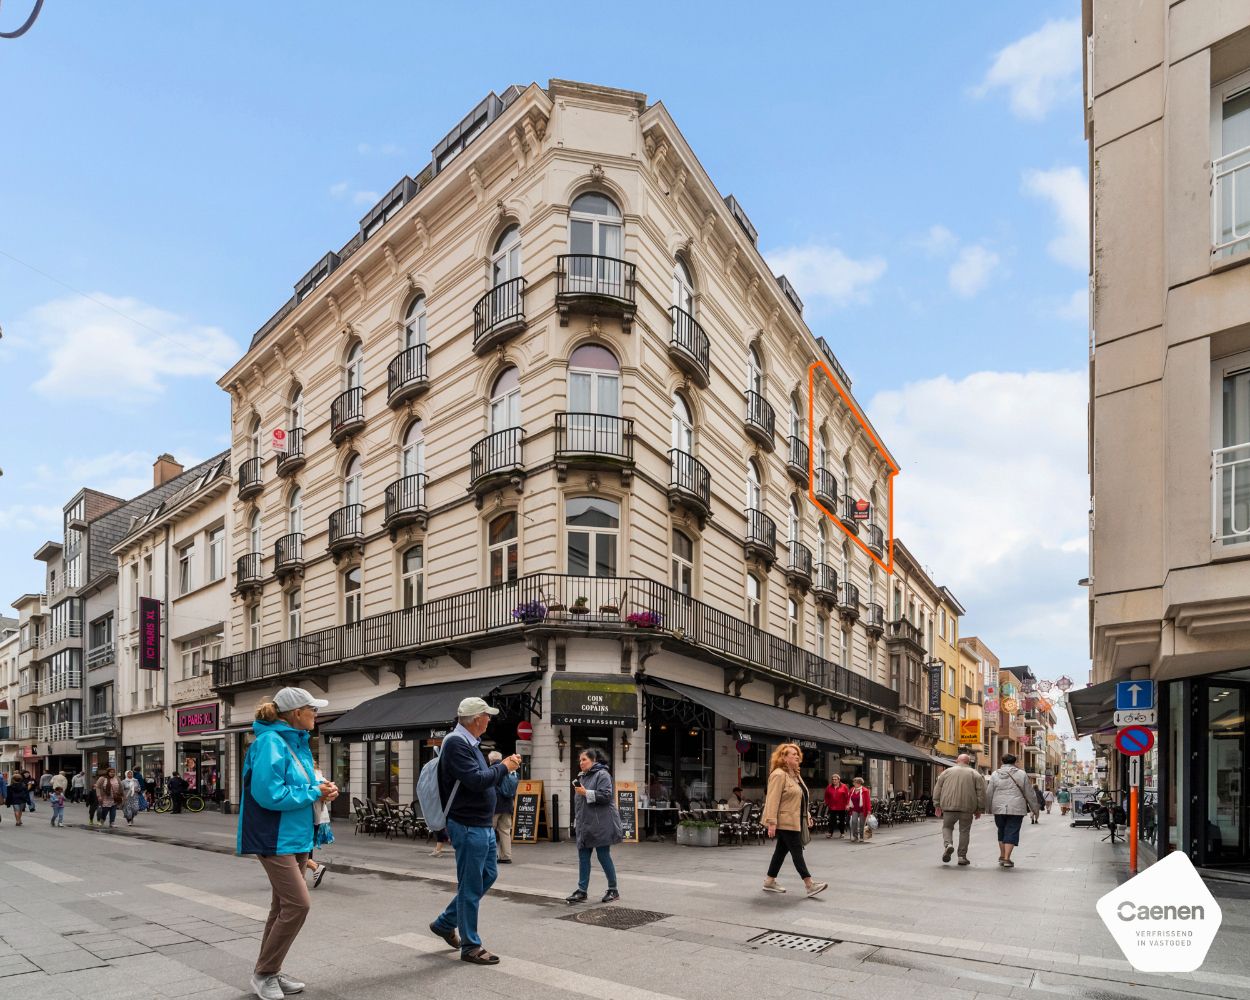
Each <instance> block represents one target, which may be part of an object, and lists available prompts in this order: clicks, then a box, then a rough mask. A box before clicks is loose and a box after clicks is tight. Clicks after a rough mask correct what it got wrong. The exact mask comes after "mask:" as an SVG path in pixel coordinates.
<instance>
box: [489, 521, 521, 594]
mask: <svg viewBox="0 0 1250 1000" xmlns="http://www.w3.org/2000/svg"><path fill="white" fill-rule="evenodd" d="M486 545H487V559H488V560H489V563H490V583H491V586H492V587H493V586H497V585H498V584H501V583H511V582H512V581H513V580H515V579H516V578H517V575H518V564H519V563H520V550H519V548H518V544H517V516H516V511H508V512H507V513H506V514H500V515H499V516H498V517H497V518H495V519H494V520H493V521H491V522H490V526H489V527H488V528H487V540H486Z"/></svg>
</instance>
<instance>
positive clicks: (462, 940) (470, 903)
mask: <svg viewBox="0 0 1250 1000" xmlns="http://www.w3.org/2000/svg"><path fill="white" fill-rule="evenodd" d="M498 714H499V709H497V708H491V707H490V706H489V705H487V704H486V702H485V701H483V700H482V699H481V698H465V699H464V701H462V702H461V703H460V707H459V708H458V709H456V718H457V722H456V728H455V729H453V730H452V731H451V732H450V733H448V734H447V735H446V736H445V737H443V746H442V749H441V750H440V751H439V757H438V760H439V764H438V791H439V797H440V798H441V799H442V801H443V806H444V808H445V810H446V813H447V833H448V834H449V835H450V837H451V843H452V846H453V847H454V848H455V850H456V895H455V897H454V898H453V899H452V901H451V902H450V903H448V904H447V909H445V910H443V912H442V913H440V914H439V915H438V916H437V917H436V918H435V920H434V922H433V923H432V924H430V930H432V931H433V932H434V933H435V934H437V935H438V936H439V937H441V938H442V939H443V940H444V941H446V942H447V944H448V945H449V946H450V947H452V948H459V949H460V958H461V960H462V961H465V962H471V963H473V964H474V965H498V964H499V956H497V955H492V954H491V953H490V952H489V951H487V950H486V949H485V948H483V947H482V939H481V938H480V937H478V933H477V914H478V907H479V905H480V904H481V902H482V897H483V896H485V895H486V893H487V892H488V891H489V890H490V887H491V886H492V885H494V883H495V879H496V878H497V877H498V875H499V866H498V862H497V861H496V851H497V850H498V848H497V846H496V843H495V827H494V823H495V796H496V789H498V788H499V787H500V786H501V785H504V784H505V782H507V783H508V784H511V782H510V781H509V777H510V775H511V774H512V773H513V772H514V771H516V770H517V768H519V767H520V766H521V758H520V756H519V755H517V754H513V755H512V756H510V757H505V758H504V759H503V760H501V761H500V762H499V763H498V764H488V763H487V762H486V758H485V757H483V756H482V751H481V749H480V747H479V744H480V743H481V741H482V735H483V734H484V733H485V732H486V727H487V726H489V725H490V720H491V716H493V715H498ZM457 931H458V932H459V933H457Z"/></svg>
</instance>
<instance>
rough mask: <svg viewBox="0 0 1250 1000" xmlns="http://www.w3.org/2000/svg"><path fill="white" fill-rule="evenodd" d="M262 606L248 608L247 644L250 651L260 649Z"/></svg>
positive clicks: (254, 605) (252, 605) (253, 605)
mask: <svg viewBox="0 0 1250 1000" xmlns="http://www.w3.org/2000/svg"><path fill="white" fill-rule="evenodd" d="M260 638H261V632H260V605H259V604H249V605H248V606H247V642H248V648H249V649H260Z"/></svg>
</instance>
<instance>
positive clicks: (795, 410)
mask: <svg viewBox="0 0 1250 1000" xmlns="http://www.w3.org/2000/svg"><path fill="white" fill-rule="evenodd" d="M790 436H791V437H792V438H794V439H795V440H796V441H802V440H803V421H802V420H801V419H800V418H799V401H798V399H797V398H795V397H794V396H791V397H790Z"/></svg>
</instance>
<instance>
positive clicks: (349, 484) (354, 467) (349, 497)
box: [343, 455, 361, 507]
mask: <svg viewBox="0 0 1250 1000" xmlns="http://www.w3.org/2000/svg"><path fill="white" fill-rule="evenodd" d="M360 479H361V473H360V456H359V455H353V456H352V458H351V461H350V462H348V463H347V471H346V472H345V473H344V475H343V506H344V507H351V506H353V505H354V504H358V503H360Z"/></svg>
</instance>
